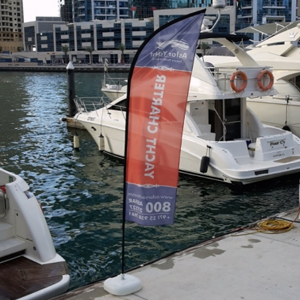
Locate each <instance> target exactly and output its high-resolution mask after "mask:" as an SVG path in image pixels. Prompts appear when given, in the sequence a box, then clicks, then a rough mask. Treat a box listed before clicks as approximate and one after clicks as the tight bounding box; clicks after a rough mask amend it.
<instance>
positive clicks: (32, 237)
mask: <svg viewBox="0 0 300 300" xmlns="http://www.w3.org/2000/svg"><path fill="white" fill-rule="evenodd" d="M69 282H70V276H69V271H68V267H67V264H66V262H65V260H64V259H63V258H62V257H61V256H60V255H59V254H57V253H56V251H55V248H54V245H53V241H52V237H51V234H50V232H49V229H48V226H47V223H46V220H45V217H44V214H43V211H42V209H41V206H40V204H39V203H38V201H37V199H36V197H35V196H34V195H33V194H32V193H31V192H30V191H29V187H28V185H27V183H26V182H25V181H24V180H23V179H22V178H21V177H20V176H18V175H15V174H13V173H10V172H8V171H5V170H3V169H1V168H0V294H1V295H0V298H1V299H20V300H45V299H50V298H52V297H55V296H57V295H59V294H62V293H64V292H66V291H67V290H68V288H69Z"/></svg>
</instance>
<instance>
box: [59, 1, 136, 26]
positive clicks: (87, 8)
mask: <svg viewBox="0 0 300 300" xmlns="http://www.w3.org/2000/svg"><path fill="white" fill-rule="evenodd" d="M59 3H60V8H61V17H62V20H64V21H66V22H69V23H72V22H89V21H93V20H115V19H127V18H129V16H130V11H129V8H128V0H109V1H108V0H106V1H100V0H59Z"/></svg>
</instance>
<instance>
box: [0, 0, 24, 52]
mask: <svg viewBox="0 0 300 300" xmlns="http://www.w3.org/2000/svg"><path fill="white" fill-rule="evenodd" d="M23 18H24V17H23V2H22V0H14V1H12V0H0V48H1V49H0V50H1V51H2V52H16V51H21V50H22V47H23V39H22V23H23V20H24V19H23Z"/></svg>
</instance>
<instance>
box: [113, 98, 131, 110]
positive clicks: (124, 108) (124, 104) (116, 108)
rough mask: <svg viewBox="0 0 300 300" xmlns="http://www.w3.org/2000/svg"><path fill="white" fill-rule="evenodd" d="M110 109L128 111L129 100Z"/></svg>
mask: <svg viewBox="0 0 300 300" xmlns="http://www.w3.org/2000/svg"><path fill="white" fill-rule="evenodd" d="M109 109H112V110H121V111H126V110H127V99H124V100H122V101H120V102H118V103H116V104H115V105H113V106H111V107H110V108H109Z"/></svg>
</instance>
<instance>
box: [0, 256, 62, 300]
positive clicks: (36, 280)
mask: <svg viewBox="0 0 300 300" xmlns="http://www.w3.org/2000/svg"><path fill="white" fill-rule="evenodd" d="M65 274H68V267H67V265H66V263H65V262H57V263H53V264H47V265H39V264H37V263H35V262H33V261H31V260H29V259H27V258H25V257H22V256H21V257H18V258H15V259H12V260H9V261H6V262H3V263H1V265H0V300H11V299H18V298H21V297H24V296H26V295H28V294H31V293H34V292H37V291H39V290H41V289H44V288H46V287H49V286H51V285H54V284H56V283H58V282H60V281H61V280H62V275H65Z"/></svg>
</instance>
